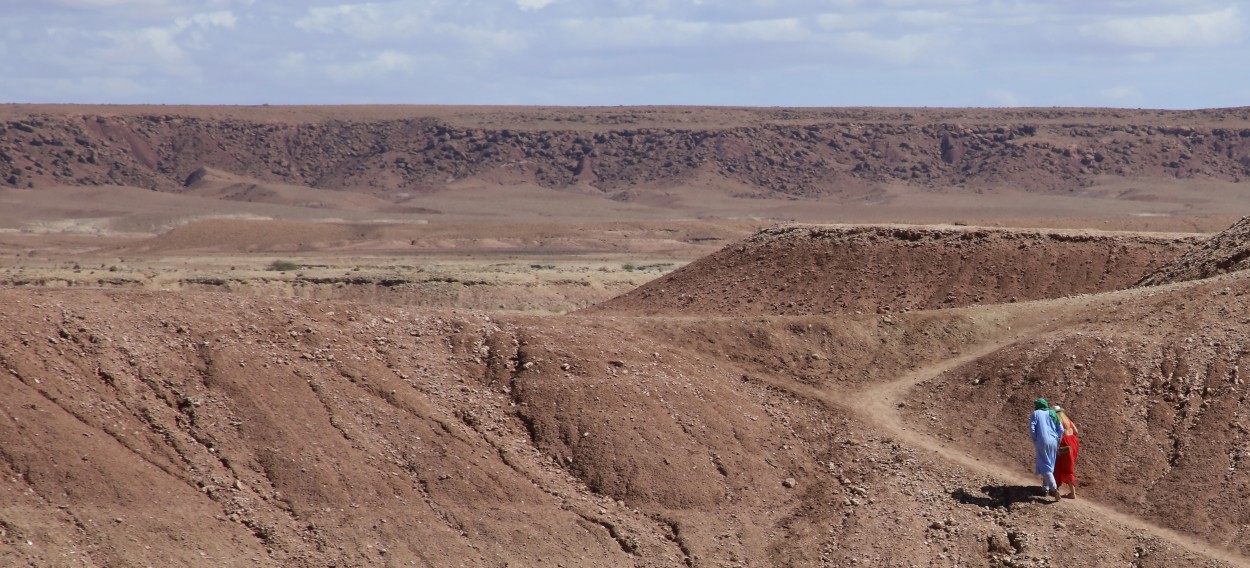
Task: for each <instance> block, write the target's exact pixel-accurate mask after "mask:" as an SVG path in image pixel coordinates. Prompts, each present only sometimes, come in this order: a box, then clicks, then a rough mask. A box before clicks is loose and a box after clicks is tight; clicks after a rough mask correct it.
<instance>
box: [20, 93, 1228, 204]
mask: <svg viewBox="0 0 1250 568" xmlns="http://www.w3.org/2000/svg"><path fill="white" fill-rule="evenodd" d="M3 117H4V118H3V120H2V121H0V183H2V184H7V185H10V186H15V187H35V186H44V185H49V184H62V185H99V184H108V185H130V186H138V187H145V188H153V189H161V190H166V191H179V190H181V189H182V188H183V187H184V186H185V185H187V184H188V183H190V184H191V185H195V183H196V182H198V181H200V180H201V179H202V176H201V175H199V174H197V172H200V171H201V169H202V168H205V167H208V168H214V169H216V170H220V171H222V172H226V173H228V174H231V175H237V176H245V177H247V178H250V179H254V180H258V181H259V182H261V183H278V184H285V185H293V186H305V187H312V188H318V189H351V190H360V191H365V192H368V193H372V194H375V195H376V196H379V197H383V198H385V199H387V200H388V201H392V202H398V201H402V200H403V199H405V198H406V197H407V196H411V195H414V194H421V193H424V192H429V191H432V190H434V189H438V188H442V187H445V186H447V185H448V184H452V183H454V182H457V181H459V180H464V179H468V178H477V179H484V180H490V181H491V182H492V183H504V184H513V183H534V184H537V185H539V186H542V187H548V188H579V190H582V191H584V190H587V189H589V190H593V191H594V192H595V193H596V194H598V193H602V194H604V196H606V197H610V198H612V199H616V200H633V199H638V198H640V197H641V196H642V195H644V194H647V193H649V192H651V191H653V190H655V189H656V188H663V187H668V186H672V185H674V184H680V183H685V182H688V181H690V180H692V179H696V178H707V177H711V178H713V179H715V180H718V181H717V183H718V184H719V185H722V186H724V187H730V188H739V189H736V190H735V191H736V192H737V193H741V194H742V195H744V196H760V195H782V196H795V197H798V196H804V197H808V196H822V195H831V194H842V195H860V194H865V193H869V194H870V193H871V192H872V191H875V190H877V189H880V188H882V187H890V186H898V185H902V186H904V187H910V188H917V189H922V188H945V187H952V186H959V187H966V188H971V189H985V188H1003V187H1010V188H1013V189H1019V190H1024V191H1032V192H1071V191H1074V190H1076V189H1079V188H1082V187H1085V186H1088V185H1091V184H1093V183H1094V182H1095V181H1096V180H1104V181H1105V179H1106V178H1124V179H1162V180H1176V179H1202V180H1224V181H1239V180H1241V179H1243V178H1245V177H1246V176H1247V175H1248V174H1250V112H1248V111H1247V110H1246V109H1217V110H1209V111H1186V112H1165V111H1124V110H1098V109H1068V110H1061V109H1010V110H998V111H995V110H985V109H970V110H963V111H960V110H944V109H932V110H925V109H902V110H896V109H716V108H685V109H682V108H677V109H674V108H664V107H660V108H657V109H650V108H598V109H510V108H490V107H487V108H483V109H462V108H461V109H457V108H454V107H453V108H450V109H445V108H439V107H433V108H431V107H380V108H372V109H371V108H368V107H366V108H364V109H351V108H342V109H334V108H330V109H322V110H316V109H301V108H292V109H285V108H282V107H275V108H268V107H257V108H251V109H232V108H228V107H227V108H208V109H194V108H179V107H170V108H167V109H161V108H158V107H133V108H132V107H73V106H67V107H55V106H52V107H47V106H45V107H12V108H6V109H5V112H4V113H3ZM1125 191H1126V192H1127V193H1125V194H1124V195H1123V196H1121V198H1123V199H1134V198H1144V199H1149V198H1150V197H1149V195H1138V194H1139V193H1141V192H1138V193H1134V190H1131V189H1128V190H1125Z"/></svg>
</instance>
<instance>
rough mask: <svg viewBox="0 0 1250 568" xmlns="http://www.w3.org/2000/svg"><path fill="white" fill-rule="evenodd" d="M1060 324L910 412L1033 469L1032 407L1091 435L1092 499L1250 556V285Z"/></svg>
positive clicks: (1240, 276) (1227, 280)
mask: <svg viewBox="0 0 1250 568" xmlns="http://www.w3.org/2000/svg"><path fill="white" fill-rule="evenodd" d="M1080 304H1081V309H1082V310H1084V311H1085V312H1086V316H1085V317H1083V318H1079V319H1074V320H1059V321H1060V322H1061V323H1058V324H1056V325H1049V326H1044V327H1042V328H1040V329H1038V330H1037V331H1036V332H1035V333H1031V334H1029V335H1028V336H1026V337H1023V338H1021V340H1020V341H1018V342H1015V343H1013V344H1011V345H1008V346H1006V347H1004V348H1002V349H1000V350H998V351H996V352H995V353H993V354H991V355H989V356H986V357H984V358H981V359H978V360H976V361H974V362H971V363H970V364H967V365H963V366H961V367H958V368H956V369H953V370H951V371H950V372H948V373H945V374H943V375H941V376H939V377H937V378H935V379H934V380H932V381H930V382H927V383H925V384H922V385H920V387H919V388H918V389H916V390H915V391H914V392H913V394H912V396H911V397H910V398H909V399H908V401H907V409H906V410H905V411H904V413H905V414H906V415H907V417H908V418H909V419H910V421H911V423H912V424H919V425H924V428H925V429H926V430H928V431H930V432H932V433H933V435H934V436H935V438H939V439H944V440H947V441H948V443H950V444H951V445H956V446H960V447H965V448H969V449H972V448H975V449H976V452H977V455H978V456H979V457H981V458H982V459H984V460H986V461H991V462H996V463H1005V464H1012V467H1013V468H1016V469H1018V470H1019V471H1026V468H1029V467H1031V464H1032V459H1033V456H1032V454H1031V448H1029V447H1028V446H1027V444H1021V443H1019V440H1018V439H1017V437H1016V436H1004V435H1003V434H1004V431H1003V429H1002V426H1003V425H1014V427H1015V430H1017V431H1023V430H1025V429H1026V427H1027V421H1028V414H1029V412H1031V410H1032V400H1033V399H1034V398H1036V397H1038V396H1044V397H1046V398H1047V399H1048V400H1051V401H1054V402H1056V403H1060V404H1062V405H1063V407H1064V408H1065V409H1066V410H1067V411H1068V412H1069V413H1070V414H1071V416H1072V417H1073V420H1075V421H1076V422H1077V424H1078V427H1079V428H1080V438H1081V452H1080V454H1079V466H1078V475H1079V477H1078V481H1079V482H1080V483H1081V484H1082V485H1081V489H1080V491H1081V498H1089V499H1094V500H1096V501H1099V502H1103V503H1108V504H1111V505H1112V506H1114V507H1115V508H1117V509H1119V510H1122V511H1128V512H1131V513H1132V514H1134V515H1138V516H1141V517H1143V518H1147V519H1151V520H1154V521H1156V522H1159V523H1160V524H1163V525H1165V526H1169V527H1172V528H1174V529H1177V530H1182V531H1186V532H1192V533H1194V534H1200V535H1205V537H1204V538H1205V539H1206V540H1208V541H1209V542H1212V543H1215V544H1217V545H1220V546H1225V547H1229V548H1232V549H1236V550H1239V551H1240V552H1241V553H1242V554H1246V555H1250V545H1247V543H1250V506H1248V504H1250V474H1248V473H1247V469H1250V453H1248V452H1247V448H1248V447H1250V446H1247V443H1248V440H1250V413H1248V412H1247V409H1248V408H1250V406H1247V396H1248V394H1247V393H1248V392H1250V386H1248V385H1247V384H1246V378H1245V376H1244V375H1245V372H1244V371H1243V370H1242V368H1244V367H1247V366H1248V365H1250V327H1248V325H1250V273H1246V272H1239V273H1236V274H1234V275H1230V277H1224V278H1217V279H1213V280H1208V281H1202V282H1198V283H1194V284H1189V285H1185V286H1179V287H1178V286H1172V287H1168V288H1165V289H1155V290H1150V291H1147V292H1137V291H1134V292H1130V293H1116V294H1109V295H1106V296H1105V297H1103V296H1093V297H1089V298H1087V299H1085V300H1084V301H1083V302H1080Z"/></svg>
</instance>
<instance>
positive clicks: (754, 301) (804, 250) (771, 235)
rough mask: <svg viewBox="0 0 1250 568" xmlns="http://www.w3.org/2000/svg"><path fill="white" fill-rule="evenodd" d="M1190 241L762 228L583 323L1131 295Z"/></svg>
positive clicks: (952, 230)
mask: <svg viewBox="0 0 1250 568" xmlns="http://www.w3.org/2000/svg"><path fill="white" fill-rule="evenodd" d="M1196 242H1198V238H1197V237H1194V236H1164V235H1142V234H1115V233H1097V232H1090V231H1083V232H1077V231H1028V230H1002V229H986V228H962V227H947V228H930V227H910V226H886V227H866V226H853V227H812V226H787V227H776V228H771V229H766V230H764V231H761V232H759V233H757V234H756V235H755V236H753V237H752V238H750V239H748V240H746V241H745V242H743V243H741V244H737V245H733V246H729V247H726V248H724V249H722V250H720V251H718V252H716V253H714V254H711V255H709V256H707V257H704V258H701V259H699V260H698V261H696V262H693V263H691V264H689V265H688V266H686V267H684V268H682V269H681V270H678V271H675V272H673V273H670V274H668V275H666V276H664V277H662V278H658V279H656V280H653V281H651V282H648V283H647V284H645V285H643V286H642V287H640V288H638V289H637V290H634V291H631V292H629V293H628V294H625V295H623V296H620V297H618V298H614V299H612V300H609V301H607V302H604V303H602V304H600V305H598V306H595V307H593V308H590V309H589V310H587V313H633V314H683V315H716V314H743V315H809V314H829V313H839V312H900V311H906V310H917V309H920V310H925V309H939V308H949V307H958V306H969V305H975V304H996V303H1002V302H1017V301H1027V300H1038V299H1043V298H1058V297H1063V296H1072V295H1076V294H1087V293H1096V292H1106V291H1110V290H1117V289H1121V288H1125V287H1128V286H1130V285H1132V284H1133V283H1134V282H1136V281H1137V280H1139V279H1140V278H1141V277H1142V276H1143V275H1145V274H1147V273H1149V272H1150V271H1152V270H1154V269H1156V268H1158V267H1160V266H1162V265H1163V264H1165V263H1168V262H1171V261H1172V260H1173V259H1175V258H1176V256H1177V255H1179V254H1180V253H1181V252H1182V251H1184V250H1186V249H1187V248H1189V247H1191V246H1193V244H1194V243H1196Z"/></svg>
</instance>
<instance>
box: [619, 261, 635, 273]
mask: <svg viewBox="0 0 1250 568" xmlns="http://www.w3.org/2000/svg"><path fill="white" fill-rule="evenodd" d="M621 269H622V270H624V271H625V272H633V271H634V265H633V264H630V263H628V262H627V263H625V264H624V265H623V266H621Z"/></svg>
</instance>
